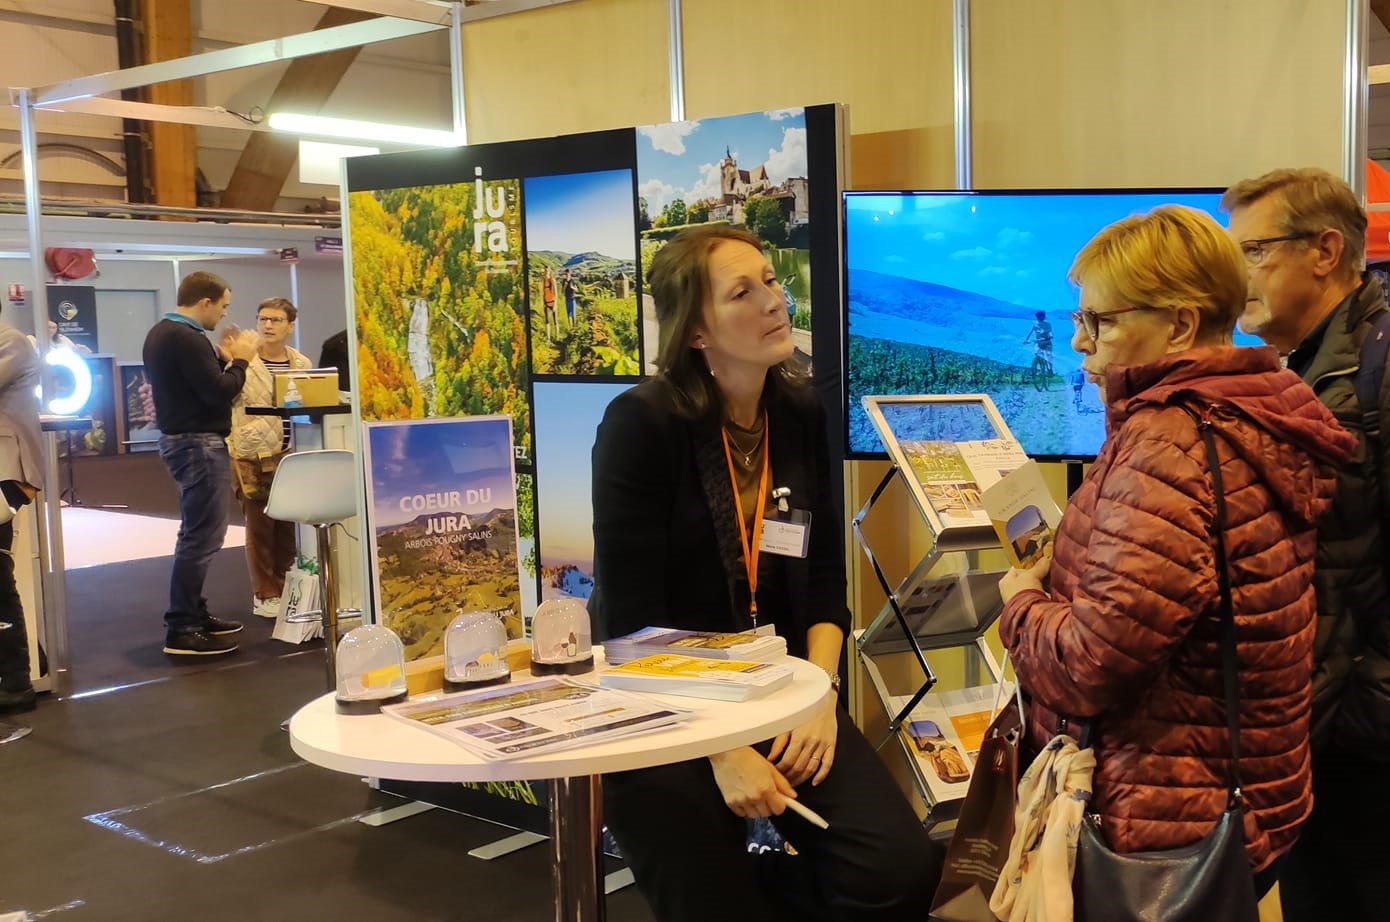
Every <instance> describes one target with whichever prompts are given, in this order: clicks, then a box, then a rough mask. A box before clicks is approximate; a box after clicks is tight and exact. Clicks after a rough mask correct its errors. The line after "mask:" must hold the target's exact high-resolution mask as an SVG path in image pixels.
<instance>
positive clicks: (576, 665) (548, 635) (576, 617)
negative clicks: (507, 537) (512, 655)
mask: <svg viewBox="0 0 1390 922" xmlns="http://www.w3.org/2000/svg"><path fill="white" fill-rule="evenodd" d="M593 668H594V648H593V632H592V631H591V630H590V628H589V611H588V609H587V608H585V607H584V600H583V599H575V598H563V599H547V600H546V601H544V602H542V603H541V604H540V605H539V606H538V607H537V608H536V614H535V615H534V616H533V617H532V619H531V674H532V675H579V674H581V673H585V672H591V671H593Z"/></svg>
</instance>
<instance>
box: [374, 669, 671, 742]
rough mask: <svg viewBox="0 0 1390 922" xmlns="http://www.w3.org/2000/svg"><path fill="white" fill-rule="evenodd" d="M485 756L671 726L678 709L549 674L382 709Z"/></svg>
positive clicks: (617, 736)
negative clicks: (548, 676)
mask: <svg viewBox="0 0 1390 922" xmlns="http://www.w3.org/2000/svg"><path fill="white" fill-rule="evenodd" d="M381 710H382V713H384V714H387V715H389V716H391V717H394V718H396V719H397V720H402V721H405V722H406V723H408V724H410V725H412V726H415V727H419V728H420V729H422V730H428V731H430V732H431V733H436V734H438V735H440V736H442V737H444V738H445V739H449V740H453V741H454V742H455V743H458V744H459V745H460V746H463V747H465V748H467V749H468V750H470V751H471V752H473V753H475V754H477V755H479V756H482V757H483V758H485V759H517V758H523V757H525V756H531V755H536V754H537V753H542V752H553V751H554V750H557V749H567V748H572V747H575V746H587V745H589V744H590V743H598V742H607V741H609V740H614V739H619V738H621V737H625V736H632V735H634V734H638V733H646V732H649V731H651V730H656V729H660V728H661V727H669V726H671V725H672V724H675V723H679V722H680V721H682V720H685V719H686V717H688V716H689V714H690V712H689V711H688V710H685V709H683V708H677V707H671V706H670V705H667V704H664V703H662V702H657V701H649V700H644V699H642V698H639V697H636V696H634V695H627V694H624V693H623V692H619V691H611V690H609V689H603V688H595V687H594V686H592V685H581V684H578V683H576V682H572V681H569V680H567V679H564V678H559V677H551V678H542V679H531V680H527V681H523V682H513V683H510V684H507V685H496V686H491V687H489V688H482V689H477V690H472V691H462V692H454V693H452V694H443V695H432V696H430V697H428V698H423V699H420V700H416V701H408V702H406V703H404V704H392V705H388V706H386V707H384V708H382V709H381Z"/></svg>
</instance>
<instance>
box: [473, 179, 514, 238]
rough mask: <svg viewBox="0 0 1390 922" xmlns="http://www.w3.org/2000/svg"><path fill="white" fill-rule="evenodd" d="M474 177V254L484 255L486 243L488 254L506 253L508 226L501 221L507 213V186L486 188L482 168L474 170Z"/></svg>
mask: <svg viewBox="0 0 1390 922" xmlns="http://www.w3.org/2000/svg"><path fill="white" fill-rule="evenodd" d="M473 177H474V179H473V252H474V253H482V252H483V244H484V243H486V244H487V251H488V253H491V254H496V253H506V252H507V225H505V224H503V223H502V222H501V220H499V219H500V218H501V217H502V216H503V215H504V214H506V213H507V189H506V187H505V186H492V187H490V188H484V187H483V168H482V167H480V166H479V167H474V168H473ZM484 216H486V217H484ZM486 218H491V219H492V220H491V221H489V220H486Z"/></svg>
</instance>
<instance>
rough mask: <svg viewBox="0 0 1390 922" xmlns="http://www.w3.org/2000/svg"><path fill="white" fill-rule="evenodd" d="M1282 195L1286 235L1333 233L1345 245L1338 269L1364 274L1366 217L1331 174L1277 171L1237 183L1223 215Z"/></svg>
mask: <svg viewBox="0 0 1390 922" xmlns="http://www.w3.org/2000/svg"><path fill="white" fill-rule="evenodd" d="M1270 195H1277V196H1278V200H1279V204H1280V205H1281V206H1282V214H1281V215H1280V218H1279V223H1280V224H1281V225H1282V228H1283V230H1284V232H1285V233H1289V234H1310V235H1311V234H1320V233H1322V232H1323V231H1324V230H1327V229H1328V228H1331V229H1332V230H1335V231H1338V232H1340V233H1341V235H1342V239H1343V240H1344V241H1345V245H1344V246H1343V248H1342V260H1341V262H1340V263H1339V264H1338V268H1339V269H1341V270H1342V273H1343V274H1344V275H1346V276H1349V277H1356V276H1359V275H1360V274H1361V266H1362V262H1363V259H1364V257H1365V255H1366V212H1365V211H1364V210H1363V209H1362V207H1361V203H1360V202H1358V201H1357V199H1356V193H1355V192H1352V191H1351V186H1348V185H1347V184H1346V183H1344V182H1342V180H1341V179H1339V178H1338V177H1336V176H1333V175H1332V174H1331V173H1329V172H1327V171H1326V170H1320V169H1318V168H1316V167H1305V168H1303V169H1297V170H1273V171H1272V172H1269V173H1266V174H1264V175H1263V176H1257V177H1255V178H1254V179H1246V180H1242V181H1241V182H1238V183H1236V184H1235V185H1234V186H1232V187H1231V188H1229V189H1227V190H1226V194H1225V195H1222V196H1221V210H1222V211H1226V212H1231V211H1235V210H1236V209H1237V208H1244V207H1246V206H1248V205H1253V204H1254V203H1255V202H1258V201H1259V200H1260V199H1262V198H1265V197H1266V196H1270Z"/></svg>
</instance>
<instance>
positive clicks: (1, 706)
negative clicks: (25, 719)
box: [0, 685, 38, 714]
mask: <svg viewBox="0 0 1390 922" xmlns="http://www.w3.org/2000/svg"><path fill="white" fill-rule="evenodd" d="M37 706H38V696H37V695H36V694H35V693H34V686H32V685H26V686H25V687H24V688H15V689H10V688H3V687H0V714H17V713H19V712H20V711H32V710H33V709H34V708H35V707H37Z"/></svg>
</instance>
